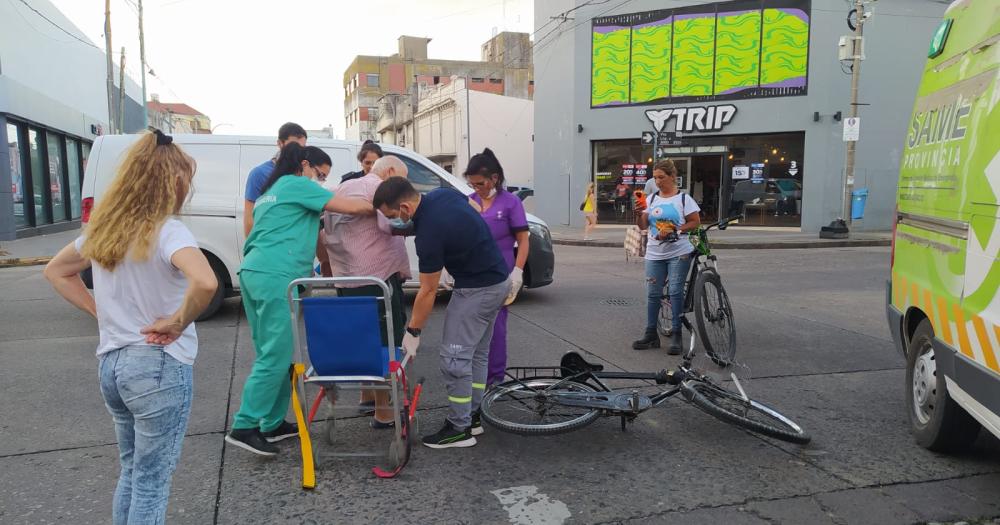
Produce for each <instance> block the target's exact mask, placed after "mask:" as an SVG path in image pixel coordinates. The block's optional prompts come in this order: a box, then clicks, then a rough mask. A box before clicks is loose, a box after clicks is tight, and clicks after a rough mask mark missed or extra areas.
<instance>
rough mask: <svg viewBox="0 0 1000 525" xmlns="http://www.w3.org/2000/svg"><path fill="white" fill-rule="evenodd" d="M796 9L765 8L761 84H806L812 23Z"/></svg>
mask: <svg viewBox="0 0 1000 525" xmlns="http://www.w3.org/2000/svg"><path fill="white" fill-rule="evenodd" d="M790 11H792V10H781V9H765V10H764V38H763V39H762V43H761V49H762V53H761V69H760V85H761V86H771V85H776V84H792V83H795V84H797V83H798V82H792V81H794V80H798V79H801V85H803V86H805V77H806V61H807V59H808V58H809V23H808V22H806V21H805V20H803V19H802V18H800V17H799V16H796V15H795V14H793V13H792V12H790Z"/></svg>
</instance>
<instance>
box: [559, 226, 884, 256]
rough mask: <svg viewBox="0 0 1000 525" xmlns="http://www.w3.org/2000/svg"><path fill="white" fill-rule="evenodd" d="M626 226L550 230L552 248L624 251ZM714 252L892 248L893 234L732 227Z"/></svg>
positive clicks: (714, 236) (719, 234) (716, 234)
mask: <svg viewBox="0 0 1000 525" xmlns="http://www.w3.org/2000/svg"><path fill="white" fill-rule="evenodd" d="M627 228H628V225H625V224H604V225H602V224H599V225H598V226H597V228H595V229H594V231H592V232H591V234H590V237H591V239H590V240H584V238H583V228H570V227H568V226H551V227H550V230H551V232H552V242H553V244H563V245H569V246H597V247H606V248H622V242H623V241H624V240H625V230H626V229H627ZM709 237H710V239H711V241H712V248H713V249H717V250H724V249H777V248H843V247H847V246H851V247H858V246H889V244H890V243H891V239H892V233H891V232H887V231H886V232H868V231H865V232H852V233H851V237H850V238H848V239H820V238H819V233H803V232H801V231H799V229H798V228H775V227H766V226H731V227H729V228H728V229H726V230H724V231H719V230H712V232H711V233H710V235H709Z"/></svg>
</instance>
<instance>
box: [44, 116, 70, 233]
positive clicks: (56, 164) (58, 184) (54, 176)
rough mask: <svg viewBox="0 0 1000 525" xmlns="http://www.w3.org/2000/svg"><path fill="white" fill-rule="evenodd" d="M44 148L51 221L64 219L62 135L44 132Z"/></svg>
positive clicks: (64, 163)
mask: <svg viewBox="0 0 1000 525" xmlns="http://www.w3.org/2000/svg"><path fill="white" fill-rule="evenodd" d="M45 149H46V150H47V151H48V154H49V194H50V197H49V198H50V199H51V200H52V219H53V222H59V221H65V220H66V218H67V217H66V201H65V200H64V199H63V189H64V188H63V167H64V166H65V165H66V162H65V160H64V159H63V154H62V137H61V136H59V135H56V134H55V133H52V132H51V131H50V132H48V133H46V134H45Z"/></svg>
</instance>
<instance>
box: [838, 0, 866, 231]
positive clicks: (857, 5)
mask: <svg viewBox="0 0 1000 525" xmlns="http://www.w3.org/2000/svg"><path fill="white" fill-rule="evenodd" d="M854 9H856V12H857V20H858V22H857V25H856V26H854V41H853V42H852V46H853V50H854V52H853V58H854V60H853V64H852V66H851V108H850V111H849V112H848V114H849V118H855V117H857V116H858V84H859V83H860V81H861V50H862V49H864V48H863V44H862V38H863V36H864V27H865V6H864V2H863V0H854ZM856 151H857V142H856V141H853V140H851V141H848V142H847V158H846V160H845V161H844V207H843V210H844V222H845V223H846V224H847V225H848V226H850V225H851V194H852V193H853V192H854V157H855V153H856Z"/></svg>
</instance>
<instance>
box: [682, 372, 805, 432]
mask: <svg viewBox="0 0 1000 525" xmlns="http://www.w3.org/2000/svg"><path fill="white" fill-rule="evenodd" d="M681 389H682V390H681V391H682V392H683V393H684V398H685V399H687V400H688V401H690V402H691V403H694V405H695V406H697V407H698V408H700V409H702V410H704V411H705V412H707V413H709V414H711V415H712V416H715V417H716V418H718V419H720V420H722V421H725V422H726V423H732V424H734V425H738V426H741V427H743V428H745V429H747V430H750V431H753V432H756V433H758V434H763V435H765V436H769V437H773V438H775V439H780V440H782V441H788V442H791V443H798V444H801V445H804V444H806V443H808V442H809V441H810V440H811V439H812V438H811V437H809V434H806V432H805V431H804V430H802V428H801V427H799V426H798V425H797V424H795V422H794V421H792V420H791V419H788V418H787V417H785V416H783V415H781V414H780V413H778V411H777V410H774V409H773V408H770V407H768V406H766V405H763V404H761V403H758V402H756V401H754V400H752V399H751V400H749V401H747V400H744V399H743V396H741V395H739V394H737V393H734V392H730V391H728V390H726V389H724V388H722V387H720V386H717V385H714V384H711V383H707V382H703V381H685V382H684V383H682V384H681Z"/></svg>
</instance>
